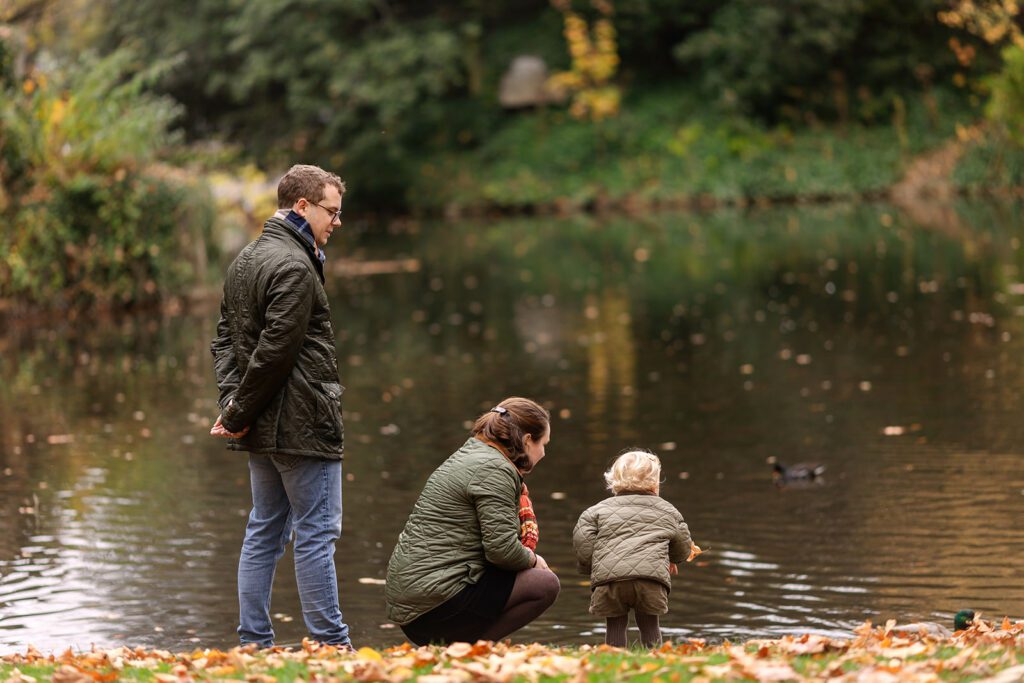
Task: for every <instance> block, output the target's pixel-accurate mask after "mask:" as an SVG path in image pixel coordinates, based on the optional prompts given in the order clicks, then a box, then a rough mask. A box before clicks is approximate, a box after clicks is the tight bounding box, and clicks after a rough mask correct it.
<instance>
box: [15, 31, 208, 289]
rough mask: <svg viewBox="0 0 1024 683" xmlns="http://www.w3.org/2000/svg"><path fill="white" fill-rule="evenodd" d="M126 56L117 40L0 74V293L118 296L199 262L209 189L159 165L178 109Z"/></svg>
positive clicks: (190, 271) (172, 284) (192, 270)
mask: <svg viewBox="0 0 1024 683" xmlns="http://www.w3.org/2000/svg"><path fill="white" fill-rule="evenodd" d="M135 66H136V65H135V64H133V57H132V55H131V53H129V52H127V51H123V50H122V51H118V52H115V53H113V54H111V55H109V56H107V57H104V58H102V59H98V58H93V57H85V58H83V59H82V60H81V61H80V63H79V65H78V66H76V67H74V68H70V69H68V70H67V71H55V72H52V73H41V72H35V73H32V74H30V75H29V77H28V78H26V79H24V80H23V81H21V82H12V80H13V79H11V78H8V80H7V82H6V83H4V84H3V86H4V88H3V89H4V92H3V99H2V102H0V220H3V222H4V223H5V227H4V230H3V231H2V233H0V298H4V299H14V300H16V301H17V303H18V304H19V305H20V306H22V307H24V306H28V305H34V306H43V307H57V308H64V307H89V306H91V305H95V304H113V305H126V304H130V303H136V302H142V301H147V300H153V299H156V298H158V297H159V296H160V295H161V294H162V293H170V292H174V291H177V290H178V289H180V288H181V287H182V286H183V285H184V284H185V283H186V282H188V281H189V280H190V279H192V278H194V277H195V275H196V271H197V270H201V269H202V268H203V267H204V262H205V245H206V242H207V239H208V237H209V233H210V227H211V225H212V218H213V216H212V211H211V209H210V208H209V207H210V206H211V204H210V200H209V197H208V196H207V193H206V191H205V190H204V189H202V188H201V187H200V186H199V185H197V184H196V183H194V182H193V181H190V180H189V178H188V176H187V175H186V174H185V173H184V172H182V171H180V170H175V169H171V168H168V167H162V166H160V165H159V164H158V163H157V162H158V158H159V153H160V152H161V151H162V150H165V149H166V148H167V147H169V146H170V145H172V144H174V143H175V142H176V136H175V135H174V134H173V133H172V132H171V124H172V122H173V121H174V119H175V117H176V116H177V115H178V107H177V105H174V104H173V103H172V102H170V101H169V100H168V99H165V98H160V97H155V96H152V95H150V94H147V92H146V85H147V83H148V82H150V79H152V77H153V76H154V74H155V73H156V70H154V69H152V68H151V69H146V70H141V71H140V70H136V68H135ZM133 74H134V75H133Z"/></svg>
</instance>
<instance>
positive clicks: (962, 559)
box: [0, 205, 1024, 651]
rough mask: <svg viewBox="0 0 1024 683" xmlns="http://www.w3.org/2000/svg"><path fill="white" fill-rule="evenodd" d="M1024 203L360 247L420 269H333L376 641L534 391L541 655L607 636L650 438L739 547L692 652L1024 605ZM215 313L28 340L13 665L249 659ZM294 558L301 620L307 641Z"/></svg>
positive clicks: (3, 580) (352, 611) (291, 613)
mask: <svg viewBox="0 0 1024 683" xmlns="http://www.w3.org/2000/svg"><path fill="white" fill-rule="evenodd" d="M1019 210H1020V208H1019V206H1018V205H965V206H962V207H959V213H958V215H957V218H958V223H957V225H959V226H961V228H962V226H964V225H968V226H973V228H972V229H971V230H964V229H956V230H936V229H934V226H933V227H931V228H923V229H922V228H918V227H916V226H915V225H913V224H911V223H910V222H909V219H907V218H906V217H904V216H902V215H900V214H898V213H896V212H895V211H893V210H892V209H889V208H886V207H863V206H858V207H854V206H850V207H832V208H827V209H824V208H803V209H796V210H774V211H761V212H754V213H746V214H745V213H739V212H736V213H729V212H721V213H716V214H714V215H709V216H697V215H689V214H688V215H681V216H658V217H654V218H648V219H645V220H642V221H631V220H625V219H616V220H612V221H607V222H602V221H596V220H592V219H584V218H580V219H573V220H565V221H546V220H545V221H542V220H537V219H531V220H525V219H524V220H515V221H506V222H503V223H500V224H497V225H472V224H464V225H458V226H453V225H447V224H443V225H424V226H421V227H420V228H419V229H418V230H411V231H404V232H400V233H397V234H388V235H386V236H382V237H378V238H371V237H367V236H364V237H362V238H360V239H359V240H357V241H354V240H352V239H351V238H350V241H349V243H344V244H339V245H337V246H335V247H334V249H335V252H340V251H346V252H347V253H351V254H354V255H356V256H357V257H359V258H362V259H364V261H367V260H369V261H375V262H384V261H385V260H389V261H392V262H394V263H400V264H401V263H404V264H408V263H412V262H413V261H412V260H413V259H415V260H416V261H415V262H416V263H417V265H418V267H417V268H411V267H405V266H403V267H401V268H392V269H388V268H381V267H376V268H372V269H367V268H365V267H360V268H356V267H354V266H347V265H346V263H344V262H342V263H341V265H340V266H339V268H340V272H339V273H337V274H336V275H335V276H334V278H333V280H332V284H331V288H332V298H333V307H334V315H335V327H336V329H338V330H339V340H338V348H339V358H341V362H342V364H343V368H342V374H343V377H344V382H345V384H346V385H347V386H348V391H347V392H346V395H345V401H346V421H347V427H346V435H347V442H348V449H347V452H348V459H347V460H346V463H345V472H346V476H347V482H346V488H345V530H344V534H343V538H342V540H341V542H340V544H339V549H338V555H337V557H338V563H339V567H340V569H341V577H342V584H341V590H342V605H343V608H344V610H345V612H346V617H347V620H348V621H350V623H351V625H352V627H353V635H354V637H355V639H356V640H357V641H358V643H359V644H369V645H383V644H390V643H395V642H397V641H399V640H400V639H401V638H400V633H399V632H398V631H396V630H393V629H388V628H385V626H386V625H385V624H384V619H383V608H382V588H381V586H380V585H378V584H376V583H372V582H370V583H360V582H359V581H358V579H359V578H369V579H380V578H382V577H383V575H384V567H385V564H386V561H387V558H388V555H389V553H390V551H391V547H392V544H393V541H394V539H395V538H396V536H397V534H398V532H399V530H400V529H401V526H402V524H403V523H404V520H405V515H406V513H407V512H408V510H409V508H410V507H411V505H412V502H413V501H414V499H415V496H416V495H417V493H418V491H419V488H420V486H421V485H422V483H423V481H424V479H425V477H426V475H427V474H428V473H429V472H430V471H432V469H433V468H434V467H435V466H436V465H437V464H438V463H439V462H440V461H441V460H442V459H443V458H444V457H446V456H447V455H448V453H449V452H450V451H451V450H452V449H453V448H455V447H456V446H457V445H458V444H460V443H461V442H462V440H463V439H464V434H465V430H466V429H467V425H466V423H465V422H466V420H468V419H470V418H472V417H474V416H475V415H476V414H477V413H478V412H479V411H481V410H483V409H485V408H487V407H489V406H490V405H491V402H492V401H493V400H495V399H496V398H498V397H500V396H503V395H507V394H513V393H516V394H524V395H528V396H533V397H537V398H540V399H542V400H546V401H548V403H549V405H550V407H551V408H552V409H553V412H554V415H555V421H554V425H553V437H552V445H551V447H550V449H549V454H550V457H548V458H547V459H546V460H545V461H544V464H543V465H542V467H541V468H539V469H538V472H537V473H536V474H535V475H534V476H533V477H532V478H531V482H530V488H531V491H532V492H533V494H534V496H535V498H536V508H537V512H538V515H539V517H540V521H541V552H542V553H543V554H544V555H545V557H546V558H548V560H549V562H550V563H551V564H552V566H553V567H555V568H556V570H557V571H558V572H559V573H560V575H561V577H562V581H563V592H562V595H561V596H560V598H559V600H558V602H557V603H556V605H555V606H554V608H553V609H552V610H551V611H550V612H549V613H548V614H546V615H545V616H544V617H543V618H542V619H541V621H540V622H539V623H537V624H535V625H533V626H531V627H529V629H527V630H526V631H525V632H524V633H523V634H522V635H523V637H524V638H533V639H541V640H547V641H553V642H585V641H589V642H593V641H595V640H600V638H601V635H600V634H601V633H602V630H601V629H602V628H603V624H602V623H599V621H598V620H594V619H592V618H591V617H590V616H589V615H588V614H587V611H586V610H587V604H588V590H589V589H588V588H587V587H586V585H584V581H583V579H584V578H585V577H578V576H576V575H574V573H573V569H574V566H573V562H572V558H571V545H570V538H571V530H572V526H573V524H574V523H575V521H576V517H577V515H578V514H579V512H580V511H582V510H583V509H584V508H586V507H588V506H589V505H591V504H592V503H593V502H595V501H596V500H598V499H599V498H601V497H603V496H604V491H603V489H602V479H601V473H602V471H603V470H604V469H605V467H607V465H608V464H609V463H610V461H611V459H612V458H613V457H614V456H615V455H616V454H617V453H618V452H619V451H620V450H621V449H623V448H625V447H628V446H633V445H639V446H646V447H649V448H652V449H654V450H656V451H658V452H659V454H660V455H661V456H662V459H663V462H664V464H665V475H666V481H665V483H664V485H663V495H664V496H665V497H666V498H668V499H669V500H670V501H671V502H672V503H673V504H675V505H676V506H677V507H678V508H679V509H680V510H681V511H682V512H683V514H684V515H685V516H686V517H687V519H688V521H689V522H690V524H691V528H692V530H693V532H694V535H695V538H696V539H697V540H698V542H700V543H701V545H703V546H705V547H709V548H710V551H709V552H708V553H707V554H706V555H705V556H703V557H702V558H700V560H699V561H698V562H697V563H695V564H696V565H697V566H688V567H686V568H685V569H684V571H683V572H682V573H681V576H680V577H679V579H678V580H677V583H676V587H675V590H674V591H673V593H672V597H671V600H672V606H671V612H670V613H669V615H668V617H666V618H665V619H664V620H663V625H664V627H665V629H664V630H665V632H666V633H667V634H669V635H672V636H680V637H681V636H700V637H707V638H712V639H714V638H724V637H728V638H732V639H736V638H740V637H745V636H753V635H772V634H778V633H782V632H787V631H792V630H808V629H809V630H816V631H820V632H827V633H839V632H842V631H843V630H845V629H849V628H851V627H853V626H854V625H856V624H857V623H859V622H860V621H861V620H862V619H864V618H868V617H871V618H876V619H878V618H886V617H890V616H893V617H900V618H903V619H906V620H915V619H942V620H945V619H946V618H948V617H949V616H950V615H951V614H952V613H953V612H955V611H956V610H958V609H960V608H964V607H971V608H974V609H976V610H979V611H982V612H986V613H988V614H990V615H1000V616H1001V615H1002V614H1005V613H1008V614H1011V615H1020V614H1022V613H1024V589H1022V588H1021V587H1020V582H1019V580H1018V579H1019V577H1017V576H1016V574H1015V570H1014V567H1016V566H1017V565H1018V564H1019V558H1018V557H1017V555H1019V552H1020V548H1021V547H1022V545H1021V541H1022V540H1024V531H1022V530H1021V527H1020V524H1019V519H1020V518H1021V514H1022V512H1024V467H1022V463H1021V450H1020V446H1019V444H1021V443H1022V442H1024V441H1022V437H1024V433H1022V432H1024V427H1022V426H1021V425H1020V422H1019V420H1018V419H1017V416H1018V415H1019V412H1020V409H1021V390H1022V386H1024V374H1022V372H1021V370H1020V363H1019V362H1018V359H1019V358H1020V357H1021V351H1022V348H1021V346H1022V344H1021V341H1020V340H1021V338H1022V335H1024V330H1022V323H1021V314H1022V312H1024V300H1022V296H1024V284H1021V279H1022V277H1021V271H1020V266H1021V259H1022V256H1021V250H1020V238H1021V233H1020V229H1019V225H1020V222H1019V220H1018V212H1019ZM335 263H337V261H335ZM389 270H390V272H388V271H389ZM214 316H215V312H214V311H212V310H200V311H195V312H193V313H192V314H190V315H187V316H180V317H171V318H164V319H160V318H134V319H133V318H125V319H122V320H101V321H94V322H92V323H91V324H82V323H81V321H78V322H76V323H75V324H71V323H65V324H59V325H55V326H51V327H28V326H21V327H18V328H16V329H11V330H8V331H7V332H6V333H5V334H4V335H3V336H2V337H0V351H2V356H0V358H2V360H0V383H2V385H0V415H2V425H0V448H2V454H0V468H2V473H0V501H2V502H0V650H3V651H9V650H13V649H16V648H23V647H24V646H25V645H26V644H27V643H29V642H32V643H34V644H36V645H37V646H39V647H42V648H62V647H64V646H66V645H77V646H80V647H87V646H88V645H89V644H90V643H97V644H112V643H121V642H128V643H132V644H140V645H154V646H161V647H168V648H172V649H173V648H187V647H190V646H191V645H192V644H193V643H194V642H202V643H204V644H208V645H212V646H227V645H230V644H232V643H233V642H234V634H233V629H234V626H235V618H236V609H237V608H236V602H235V595H234V573H235V566H236V562H237V554H238V549H239V547H240V543H241V537H242V532H243V527H244V515H245V512H246V510H247V506H248V503H249V494H248V486H247V479H246V469H245V466H244V459H243V457H242V456H240V455H238V454H234V453H228V452H226V451H224V450H223V449H222V444H221V443H219V442H215V441H212V440H211V439H209V438H208V437H207V436H206V432H207V430H208V426H209V422H210V420H211V419H212V417H214V415H215V414H216V404H215V400H214V399H215V390H214V387H213V379H212V371H211V369H210V360H209V352H208V342H209V339H210V337H211V335H212V324H213V322H214ZM769 456H775V457H777V458H778V459H779V460H782V461H784V462H794V461H801V460H803V461H808V460H810V461H817V462H822V463H824V464H825V465H827V467H828V471H827V478H826V481H825V483H824V484H823V485H822V486H814V487H806V488H796V487H784V488H781V489H779V488H776V487H774V486H772V484H771V478H770V467H769V466H768V465H767V464H766V459H767V458H768V457H769ZM287 561H288V560H287V559H286V562H287ZM282 569H283V571H281V572H280V573H279V575H278V586H277V588H276V590H275V594H274V599H275V602H274V606H273V610H274V611H275V612H276V613H278V615H279V616H278V617H277V620H276V621H277V627H278V634H279V637H280V639H281V640H283V641H286V642H287V641H293V642H294V641H296V640H298V639H299V638H301V636H302V634H303V627H302V624H301V617H300V615H299V614H298V601H297V596H296V591H295V587H294V577H293V574H292V572H291V570H290V568H288V567H287V565H285V566H283V568H282Z"/></svg>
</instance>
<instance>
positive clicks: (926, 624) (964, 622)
mask: <svg viewBox="0 0 1024 683" xmlns="http://www.w3.org/2000/svg"><path fill="white" fill-rule="evenodd" d="M973 623H974V610H969V609H962V610H960V611H959V612H957V613H956V614H955V615H953V630H952V631H950V630H949V628H948V627H946V626H943V625H942V624H936V623H934V622H931V621H921V622H915V623H913V624H896V625H895V626H893V627H892V628H891V629H890V630H891V631H893V632H896V631H903V632H904V633H921V632H922V631H924V632H925V633H927V634H928V635H930V636H932V637H933V638H949V637H951V636H952V635H953V633H954V632H955V631H963V630H964V629H965V628H967V627H968V626H970V625H971V624H973Z"/></svg>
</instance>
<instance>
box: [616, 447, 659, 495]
mask: <svg viewBox="0 0 1024 683" xmlns="http://www.w3.org/2000/svg"><path fill="white" fill-rule="evenodd" d="M604 480H605V483H607V484H608V488H609V489H611V492H612V493H614V494H615V495H618V494H619V493H622V492H623V491H657V490H658V486H659V485H660V484H661V461H660V460H658V456H656V455H655V454H654V453H651V452H650V451H629V452H627V453H623V454H622V455H620V456H619V457H618V458H616V459H615V462H614V463H612V466H611V468H609V469H608V471H607V472H605V473H604Z"/></svg>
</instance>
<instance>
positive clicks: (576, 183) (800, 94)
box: [0, 0, 1024, 306]
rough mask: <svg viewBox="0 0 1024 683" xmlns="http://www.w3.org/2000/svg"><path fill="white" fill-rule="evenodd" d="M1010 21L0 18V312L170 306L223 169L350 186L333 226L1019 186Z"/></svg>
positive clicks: (992, 2)
mask: <svg viewBox="0 0 1024 683" xmlns="http://www.w3.org/2000/svg"><path fill="white" fill-rule="evenodd" d="M1019 12H1020V10H1019V9H1018V7H1017V4H1016V2H1013V1H1012V0H985V1H984V2H979V1H977V0H974V1H971V2H968V1H967V0H960V1H957V2H953V3H950V2H948V1H947V0H907V1H906V2H900V3H892V2H888V1H886V0H795V2H792V3H788V4H787V6H786V8H785V10H784V11H783V9H782V8H780V7H775V6H774V5H771V4H766V3H763V2H758V1H757V0H525V1H520V0H517V1H516V2H512V0H495V1H494V2H486V3H483V2H476V1H473V2H470V1H467V0H441V1H440V2H434V3H429V5H425V4H423V3H421V2H417V1H415V0H389V1H388V2H380V1H373V0H326V1H324V2H318V3H315V4H310V3H308V2H305V1H304V0H249V1H247V2H245V3H239V2H237V0H204V1H203V2H201V3H167V2H164V1H163V0H95V1H93V2H87V1H86V0H62V1H58V0H11V2H9V3H5V5H4V9H2V10H0V87H2V88H3V91H4V92H3V103H2V104H0V110H2V118H0V218H2V220H4V221H5V222H6V223H7V224H8V225H9V226H13V227H14V229H13V230H7V231H5V233H4V235H3V236H2V237H0V298H6V299H9V298H11V297H18V298H20V299H23V300H31V301H34V302H45V303H51V304H52V303H54V302H56V303H57V304H58V305H76V306H77V305H78V304H79V302H87V303H88V302H92V301H111V302H115V303H132V302H138V301H144V300H146V299H148V298H151V297H155V296H158V295H159V294H160V293H161V292H166V291H180V289H181V287H182V286H183V285H184V283H187V282H194V281H195V280H196V277H197V274H198V273H201V271H202V269H203V259H204V258H205V256H204V255H205V253H206V251H205V247H206V246H207V245H209V244H210V240H209V237H210V234H211V227H210V226H211V221H212V218H211V215H210V213H211V208H210V206H211V204H210V201H209V199H208V197H207V196H206V194H205V192H204V190H203V189H202V187H201V186H200V184H199V183H198V182H197V181H194V180H192V179H194V178H197V177H201V174H202V173H203V172H205V171H210V170H217V171H223V170H225V169H230V168H233V167H236V166H241V165H243V164H255V165H256V166H258V167H261V168H264V169H267V170H268V172H269V173H270V174H273V173H274V172H276V171H279V170H280V169H282V168H284V167H286V166H287V165H288V164H290V163H292V162H294V161H297V160H301V161H306V162H312V163H320V164H322V165H325V166H327V167H330V168H332V169H334V170H337V171H338V172H339V173H341V174H342V175H343V176H344V177H345V178H346V179H347V180H348V181H349V186H350V188H351V190H352V192H351V194H350V196H349V198H348V201H347V203H348V208H349V211H365V210H368V209H372V210H379V211H383V212H388V213H396V212H399V213H402V212H419V211H425V210H426V211H443V210H452V209H480V208H494V207H498V208H510V209H522V208H535V207H537V206H539V205H541V206H543V205H548V206H555V207H559V208H569V209H573V208H581V207H592V206H601V205H602V204H604V203H612V204H622V205H628V206H631V207H634V208H647V207H656V206H660V205H671V206H680V205H691V204H698V205H706V204H718V203H723V202H724V203H739V204H743V203H746V202H748V201H759V200H799V199H809V198H810V199H827V198H830V197H857V196H873V195H874V194H877V193H880V192H883V191H885V190H886V188H888V187H890V186H892V185H893V183H895V182H896V181H897V180H899V179H900V177H901V176H902V174H903V173H904V172H905V170H906V168H907V165H908V164H909V163H910V161H911V160H912V159H913V158H914V157H915V156H917V155H920V154H921V153H924V152H927V151H929V150H932V149H936V148H939V147H942V146H943V145H944V144H947V143H949V142H951V141H954V142H957V143H958V144H962V146H963V149H962V150H958V156H957V159H959V165H958V166H957V167H956V168H955V171H954V172H953V181H954V183H955V185H956V186H958V187H966V188H974V189H979V190H987V189H991V188H1006V187H1014V186H1017V185H1019V184H1020V179H1021V173H1022V172H1024V153H1022V151H1021V148H1022V145H1024V124H1022V121H1024V39H1022V38H1021V34H1020V29H1019V20H1020V14H1019ZM520 55H535V56H538V57H540V58H542V59H543V60H544V62H545V63H546V65H547V68H548V73H549V75H550V76H552V78H551V80H550V81H549V85H550V88H551V90H552V92H553V93H554V94H555V95H556V96H553V98H552V99H551V100H550V101H548V102H547V103H544V104H539V105H537V106H536V107H527V108H524V109H520V110H517V111H509V110H506V109H503V108H502V106H501V105H500V104H499V98H498V92H499V88H500V83H501V79H502V77H503V75H504V74H505V73H506V70H507V69H508V67H509V65H510V63H511V61H512V60H513V58H515V57H517V56H520ZM983 118H985V119H987V121H988V123H987V124H986V125H984V126H977V125H974V124H977V122H978V121H979V120H981V119H983ZM181 168H188V169H189V170H188V172H187V173H183V172H181V171H177V170H174V169H181ZM183 226H184V227H183ZM43 235H45V236H46V237H45V238H44V237H43ZM200 243H201V244H200Z"/></svg>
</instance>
